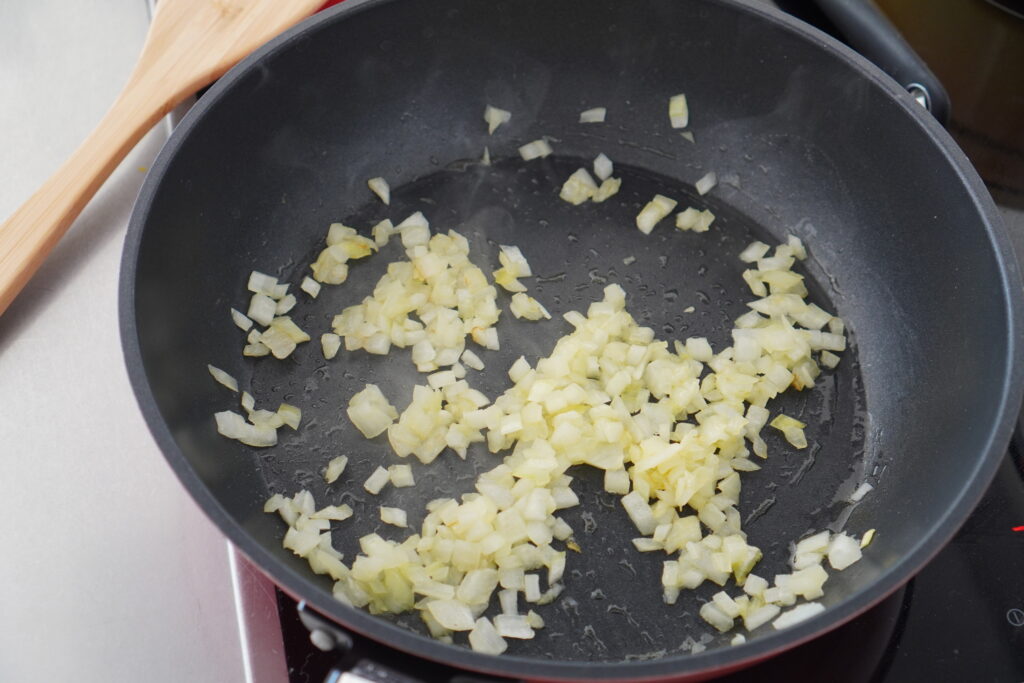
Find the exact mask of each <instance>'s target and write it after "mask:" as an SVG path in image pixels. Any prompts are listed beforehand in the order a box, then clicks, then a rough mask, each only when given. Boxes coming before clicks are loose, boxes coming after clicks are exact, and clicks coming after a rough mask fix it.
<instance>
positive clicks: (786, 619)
mask: <svg viewBox="0 0 1024 683" xmlns="http://www.w3.org/2000/svg"><path fill="white" fill-rule="evenodd" d="M824 611H825V606H824V605H822V604H821V603H820V602H805V603H803V604H802V605H797V606H796V607H794V608H793V609H790V610H786V611H785V612H783V613H782V614H781V615H779V617H778V618H777V619H775V621H773V622H772V626H774V627H775V628H776V629H779V630H781V629H784V628H789V627H790V626H794V625H796V624H799V623H800V622H801V621H805V620H807V619H810V618H811V617H813V616H814V615H816V614H820V613H822V612H824Z"/></svg>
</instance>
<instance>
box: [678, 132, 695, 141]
mask: <svg viewBox="0 0 1024 683" xmlns="http://www.w3.org/2000/svg"><path fill="white" fill-rule="evenodd" d="M680 135H681V136H682V137H683V139H684V140H687V141H689V142H691V143H692V142H696V140H694V137H693V133H692V132H690V131H688V130H684V131H683V132H682V133H680Z"/></svg>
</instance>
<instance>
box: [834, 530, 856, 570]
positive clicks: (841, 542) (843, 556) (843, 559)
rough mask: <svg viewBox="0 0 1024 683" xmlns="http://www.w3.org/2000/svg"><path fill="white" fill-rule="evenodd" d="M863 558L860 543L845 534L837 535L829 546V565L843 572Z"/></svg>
mask: <svg viewBox="0 0 1024 683" xmlns="http://www.w3.org/2000/svg"><path fill="white" fill-rule="evenodd" d="M860 558H861V552H860V543H858V542H857V540H856V539H854V538H851V537H850V536H847V535H846V534H845V533H840V534H836V535H835V536H833V537H832V540H831V541H829V544H828V563H829V564H830V565H832V568H833V569H836V570H839V571H842V570H843V569H846V568H847V567H849V566H850V565H851V564H853V563H854V562H857V561H858V560H860Z"/></svg>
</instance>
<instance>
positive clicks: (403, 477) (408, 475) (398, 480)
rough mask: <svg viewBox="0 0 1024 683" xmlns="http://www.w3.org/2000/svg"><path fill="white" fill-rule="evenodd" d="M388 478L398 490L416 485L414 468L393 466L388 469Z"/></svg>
mask: <svg viewBox="0 0 1024 683" xmlns="http://www.w3.org/2000/svg"><path fill="white" fill-rule="evenodd" d="M388 476H389V478H390V479H391V484H392V485H393V486H395V487H397V488H403V487H406V486H415V485H416V480H415V479H414V478H413V475H412V467H410V466H409V465H391V466H390V467H388Z"/></svg>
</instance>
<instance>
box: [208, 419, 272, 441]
mask: <svg viewBox="0 0 1024 683" xmlns="http://www.w3.org/2000/svg"><path fill="white" fill-rule="evenodd" d="M214 418H215V419H216V421H217V432H218V433H220V434H222V435H223V436H226V437H228V438H229V439H235V440H236V441H241V442H242V443H244V444H246V445H247V446H254V447H256V448H266V447H268V446H274V445H276V444H277V430H276V429H274V428H272V427H259V426H256V425H253V424H249V423H248V422H246V421H245V418H244V417H242V416H241V415H239V414H238V413H235V412H232V411H230V410H225V411H223V412H220V413H215V414H214Z"/></svg>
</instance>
